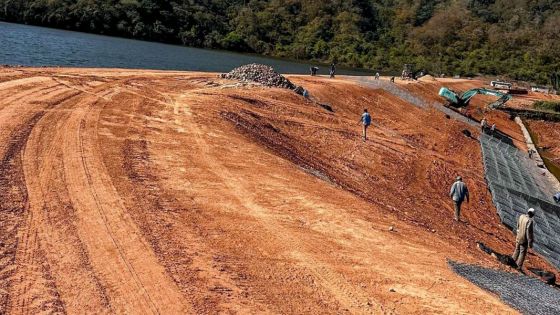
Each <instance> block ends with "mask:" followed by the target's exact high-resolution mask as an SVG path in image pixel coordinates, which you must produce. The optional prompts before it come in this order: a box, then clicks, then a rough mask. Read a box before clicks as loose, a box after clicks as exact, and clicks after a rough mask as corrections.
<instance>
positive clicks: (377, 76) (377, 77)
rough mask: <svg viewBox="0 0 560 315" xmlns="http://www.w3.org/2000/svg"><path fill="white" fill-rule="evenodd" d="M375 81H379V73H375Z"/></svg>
mask: <svg viewBox="0 0 560 315" xmlns="http://www.w3.org/2000/svg"><path fill="white" fill-rule="evenodd" d="M375 80H379V72H376V73H375Z"/></svg>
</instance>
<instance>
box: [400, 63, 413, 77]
mask: <svg viewBox="0 0 560 315" xmlns="http://www.w3.org/2000/svg"><path fill="white" fill-rule="evenodd" d="M401 80H414V66H413V65H412V64H409V63H407V64H405V65H404V67H403V71H402V75H401Z"/></svg>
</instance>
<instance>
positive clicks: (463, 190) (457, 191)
mask: <svg viewBox="0 0 560 315" xmlns="http://www.w3.org/2000/svg"><path fill="white" fill-rule="evenodd" d="M449 197H451V198H452V199H453V203H454V204H455V221H460V217H461V204H462V203H463V201H464V200H465V199H467V202H469V189H468V188H467V185H465V183H463V179H462V178H461V176H457V180H456V181H455V182H454V183H453V185H452V186H451V191H450V192H449Z"/></svg>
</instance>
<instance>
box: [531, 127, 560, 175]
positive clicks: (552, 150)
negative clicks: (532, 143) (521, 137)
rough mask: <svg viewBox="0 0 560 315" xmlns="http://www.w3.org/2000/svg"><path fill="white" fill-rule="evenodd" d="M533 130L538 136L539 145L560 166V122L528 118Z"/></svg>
mask: <svg viewBox="0 0 560 315" xmlns="http://www.w3.org/2000/svg"><path fill="white" fill-rule="evenodd" d="M527 124H528V125H529V128H530V129H531V132H532V133H533V134H534V135H536V136H537V140H538V145H539V147H540V148H542V149H543V150H544V151H545V152H546V156H548V157H550V158H551V160H552V162H554V163H555V164H556V165H559V166H560V123H557V122H550V121H543V120H527Z"/></svg>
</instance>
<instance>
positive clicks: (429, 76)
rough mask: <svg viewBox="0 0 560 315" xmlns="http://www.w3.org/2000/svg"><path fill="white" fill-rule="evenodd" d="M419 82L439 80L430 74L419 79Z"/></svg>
mask: <svg viewBox="0 0 560 315" xmlns="http://www.w3.org/2000/svg"><path fill="white" fill-rule="evenodd" d="M418 81H437V79H436V78H434V77H433V76H431V75H429V74H426V75H424V76H421V77H420V78H418Z"/></svg>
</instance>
